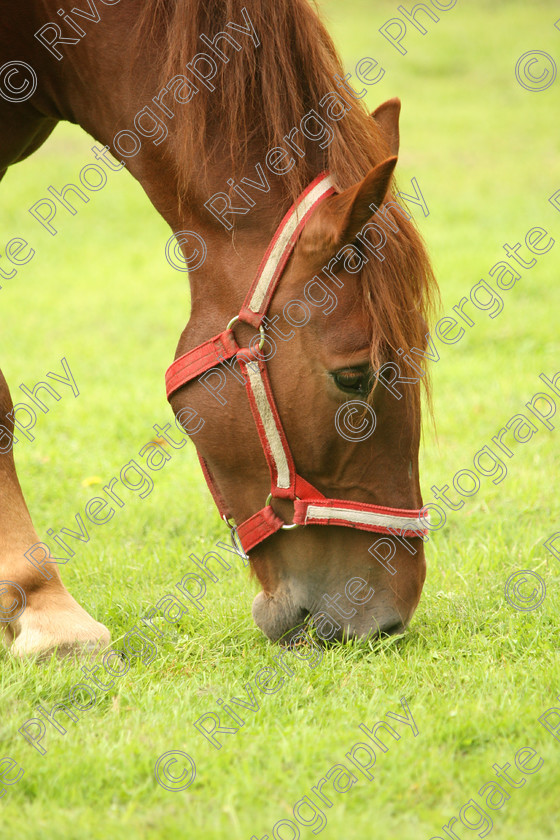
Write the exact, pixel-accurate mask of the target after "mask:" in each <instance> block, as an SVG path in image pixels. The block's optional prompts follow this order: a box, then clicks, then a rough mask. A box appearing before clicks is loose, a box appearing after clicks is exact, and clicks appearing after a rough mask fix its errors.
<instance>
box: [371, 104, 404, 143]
mask: <svg viewBox="0 0 560 840" xmlns="http://www.w3.org/2000/svg"><path fill="white" fill-rule="evenodd" d="M400 112H401V100H400V99H399V98H398V97H396V96H395V97H394V99H388V100H387V102H383V104H382V105H380V106H379V107H378V108H376V109H375V111H373V113H372V115H371V116H372V117H373V119H374V120H375V122H376V123H377V124H378V125H379V128H380V129H381V133H382V134H383V137H384V138H385V140H386V142H387V144H388V146H389V154H390V155H398V153H399V114H400Z"/></svg>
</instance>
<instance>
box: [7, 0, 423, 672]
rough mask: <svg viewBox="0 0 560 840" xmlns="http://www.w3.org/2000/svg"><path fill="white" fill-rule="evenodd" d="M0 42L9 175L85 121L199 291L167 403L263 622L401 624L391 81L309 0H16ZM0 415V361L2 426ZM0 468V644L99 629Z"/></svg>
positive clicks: (400, 375) (414, 390) (406, 255)
mask: <svg viewBox="0 0 560 840" xmlns="http://www.w3.org/2000/svg"><path fill="white" fill-rule="evenodd" d="M55 5H56V4H55ZM0 56H1V62H0V63H1V65H2V66H1V67H0V125H1V126H2V128H1V134H0V177H3V176H4V175H5V173H6V170H7V169H8V167H11V166H12V165H13V164H14V163H17V162H19V161H21V160H23V159H24V158H26V157H27V156H28V155H30V154H32V153H33V152H34V151H35V150H36V149H37V148H39V146H40V145H41V144H42V143H43V142H44V141H45V140H46V139H47V137H48V136H49V135H50V133H51V132H52V130H53V129H54V127H55V126H56V124H57V123H58V122H59V121H61V120H68V121H70V122H72V123H77V124H79V125H80V126H81V127H82V128H83V129H84V130H85V131H86V132H87V133H89V134H90V135H91V136H92V137H93V138H95V140H96V141H97V142H98V143H99V144H101V147H99V146H98V147H96V148H97V149H98V153H99V154H100V155H101V154H105V155H109V153H110V154H111V155H112V157H111V158H109V157H107V160H109V159H110V160H112V161H113V163H112V166H113V167H115V166H117V165H119V164H120V165H122V166H126V168H127V169H128V170H129V172H130V173H131V174H132V175H133V176H134V177H135V178H136V179H137V180H138V181H139V182H140V184H141V186H142V187H143V189H144V191H145V192H146V194H147V196H148V198H149V200H150V201H151V202H152V204H153V206H154V207H155V209H156V211H157V212H158V213H159V214H160V215H161V216H162V217H163V218H164V219H165V221H166V222H167V223H168V224H169V226H170V228H171V230H172V231H173V233H174V234H175V237H176V240H177V242H178V243H180V247H181V251H182V254H183V258H184V260H185V262H186V264H187V266H189V282H190V292H191V298H190V300H191V309H190V317H189V319H188V322H187V324H186V326H185V328H184V330H183V332H182V334H181V336H180V338H179V341H178V345H177V349H176V353H175V361H174V362H173V363H172V364H171V366H170V368H169V370H168V373H167V377H166V381H167V393H168V399H169V401H170V404H171V408H172V410H173V412H174V413H175V415H176V417H177V418H179V419H180V422H181V423H182V426H183V428H184V429H185V431H186V432H187V433H189V434H191V435H192V439H193V441H194V443H195V446H196V448H197V451H198V455H199V458H200V462H201V465H202V469H203V471H204V474H205V476H206V478H207V481H208V483H209V486H210V490H211V492H212V495H213V497H214V500H215V501H216V503H217V505H218V508H219V510H220V513H221V514H222V516H223V518H224V520H225V522H226V523H227V524H228V526H229V527H230V528H231V529H232V539H235V538H236V536H237V537H238V538H239V540H240V541H241V544H242V546H243V549H244V551H245V552H247V553H248V556H249V560H250V567H251V574H252V575H254V576H256V578H257V580H258V583H259V584H260V587H261V591H259V593H258V594H257V595H256V597H255V599H254V602H253V609H252V612H253V618H254V620H255V622H256V624H257V625H258V626H259V627H260V628H261V630H262V631H263V632H264V633H265V634H266V636H268V637H269V639H271V640H272V641H273V642H274V641H278V640H281V641H285V640H286V639H290V638H291V634H293V633H294V628H298V627H301V626H302V624H304V623H305V622H306V621H308V620H309V618H310V617H311V616H313V622H317V626H319V623H320V622H321V620H322V621H323V624H322V625H321V626H322V627H323V630H324V626H325V625H324V623H325V622H327V621H328V617H330V626H329V632H328V633H327V632H326V631H324V632H323V635H322V638H325V639H327V638H329V639H331V638H332V639H335V640H342V641H345V640H348V639H352V638H360V639H363V638H368V637H373V636H376V635H378V634H381V633H400V632H403V631H404V629H405V628H406V627H407V626H408V624H409V622H410V619H411V617H412V615H413V613H414V611H415V609H416V607H417V605H418V602H419V599H420V595H421V592H422V588H423V584H424V580H425V575H426V562H425V555H424V541H425V539H426V534H427V525H428V520H427V519H426V518H425V517H424V516H423V513H422V497H421V492H420V482H419V474H418V451H419V444H420V432H421V407H420V403H421V399H420V396H421V389H422V387H424V386H426V388H427V390H428V392H429V385H428V384H427V383H428V378H427V372H426V370H425V367H424V366H423V362H424V359H423V351H424V350H425V347H426V333H427V329H428V326H427V325H428V322H429V317H430V307H431V306H432V303H433V300H434V294H435V293H436V290H437V285H436V281H435V278H434V275H433V272H432V268H431V265H430V261H429V257H428V255H427V251H426V248H425V245H424V243H423V241H422V238H421V236H420V234H419V232H418V231H417V229H416V227H415V224H414V222H413V220H412V218H411V214H410V213H409V212H408V211H407V210H406V207H405V206H404V204H403V203H402V201H401V200H400V199H399V197H398V192H397V188H396V184H395V180H394V177H393V172H394V168H395V165H396V161H397V156H398V146H399V128H398V119H399V109H400V102H399V100H397V99H394V100H389V102H386V103H383V104H382V105H380V106H379V107H378V108H377V109H376V111H375V112H374V113H373V115H370V114H369V113H368V112H367V110H366V108H365V107H364V104H363V101H362V97H363V92H356V91H354V90H353V88H352V87H351V86H350V85H349V84H348V83H347V79H348V77H347V76H345V74H344V70H343V67H342V64H341V60H340V58H339V56H338V54H337V52H336V49H335V47H334V45H333V42H332V40H331V38H330V36H329V34H328V32H327V30H326V28H325V26H324V24H323V22H322V21H321V19H320V17H319V14H318V12H317V11H316V9H315V8H314V7H313V6H311V5H310V4H309V3H308V0H275V2H274V3H269V2H267V0H253V2H252V3H251V4H247V7H245V6H243V5H242V3H241V0H142V2H138V0H136V2H133V0H81V2H80V4H79V5H77V6H74V7H73V8H72V9H68V10H67V11H65V10H63V9H60V10H58V11H57V13H56V14H55V12H54V5H53V6H52V8H51V7H50V6H49V4H47V3H46V2H45V0H20V2H19V3H17V4H10V7H9V8H6V10H5V12H4V15H3V26H2V30H1V32H0ZM113 159H114V160H113ZM117 162H118V163H117ZM74 189H75V188H74ZM63 193H64V191H63ZM64 195H65V198H66V200H67V201H70V202H71V201H77V200H78V197H77V196H76V195H75V194H74V195H72V193H70V192H66V193H64ZM37 212H39V211H37ZM41 212H43V213H44V210H43V211H41ZM411 352H412V353H413V355H414V356H415V358H413V356H412V355H411ZM12 411H13V404H12V400H11V397H10V391H9V388H8V384H7V382H6V380H5V379H4V377H3V376H2V375H1V374H0V415H1V417H2V423H3V425H4V429H5V430H7V431H8V432H9V434H11V435H12V440H13V432H14V425H13V414H11V412H12ZM193 423H194V426H193ZM195 431H196V434H194V432H195ZM0 482H1V486H2V493H1V498H2V504H1V506H0V578H1V579H2V583H3V586H2V589H1V602H0V603H1V606H2V610H3V615H4V616H8V618H6V617H4V622H3V626H4V634H3V637H4V643H5V644H6V645H7V646H8V647H9V649H10V651H11V653H12V654H14V655H16V656H25V655H29V654H45V653H49V652H52V651H53V650H57V651H58V652H59V653H60V652H61V651H68V650H70V651H78V652H79V651H82V652H85V651H91V650H93V649H98V648H99V647H101V646H106V645H108V644H109V641H110V634H109V631H108V630H107V628H106V627H105V626H104V625H103V624H101V623H100V622H98V621H96V620H95V619H93V618H92V617H91V616H90V615H89V614H88V613H87V612H86V610H85V609H83V608H82V607H81V606H80V605H79V604H78V603H77V601H76V600H75V599H74V598H73V597H72V595H71V594H70V593H69V592H68V590H67V589H66V587H65V586H64V584H63V582H62V579H61V576H60V572H59V568H58V564H57V563H56V560H55V558H51V557H50V555H49V554H48V553H45V554H44V556H43V561H42V562H31V561H30V556H29V548H30V546H36V545H37V544H40V545H44V544H42V543H41V540H40V536H39V535H38V534H37V532H36V531H35V529H34V526H33V523H32V520H31V517H30V514H29V512H28V509H27V506H26V503H25V500H24V498H23V495H22V491H21V488H20V485H19V482H18V478H17V474H16V469H15V464H14V458H13V451H12V446H5V447H3V449H2V453H1V454H0ZM372 539H373V540H374V542H373V543H372ZM31 556H32V557H34V556H35V555H33V554H32V555H31ZM22 598H23V599H24V601H25V609H24V610H23V611H21V610H20V611H18V613H19V614H18V615H17V617H15V618H13V619H10V614H11V613H10V610H13V608H14V604H15V603H16V602H17V601H18V599H19V600H21V599H22ZM326 606H328V608H329V610H330V613H328V612H327V610H326ZM318 616H319V618H318ZM321 616H322V618H320V617H321Z"/></svg>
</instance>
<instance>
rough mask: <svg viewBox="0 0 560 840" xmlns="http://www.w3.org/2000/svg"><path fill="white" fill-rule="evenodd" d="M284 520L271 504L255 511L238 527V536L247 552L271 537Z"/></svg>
mask: <svg viewBox="0 0 560 840" xmlns="http://www.w3.org/2000/svg"><path fill="white" fill-rule="evenodd" d="M283 524H284V523H283V521H282V520H281V519H280V517H279V516H276V514H275V513H274V511H273V510H272V508H271V507H270V505H267V506H266V507H264V508H262V509H261V510H259V511H257V513H254V514H253V515H252V516H250V517H249V519H246V520H245V522H242V523H241V525H239V526H238V527H237V536H238V537H239V540H240V542H241V545H242V546H243V550H244V552H245V554H248V553H249V552H250V551H251V549H252V548H254V547H255V546H256V545H258V544H259V543H261V542H262V541H263V540H266V539H267V537H271V536H272V534H275V533H276V532H277V531H279V530H280V528H281V527H282V525H283Z"/></svg>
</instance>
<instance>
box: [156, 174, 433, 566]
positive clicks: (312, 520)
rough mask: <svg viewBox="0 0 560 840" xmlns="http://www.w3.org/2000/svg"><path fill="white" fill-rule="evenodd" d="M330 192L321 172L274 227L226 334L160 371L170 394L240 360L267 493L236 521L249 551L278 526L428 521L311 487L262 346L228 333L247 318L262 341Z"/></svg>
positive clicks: (387, 529)
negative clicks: (301, 471)
mask: <svg viewBox="0 0 560 840" xmlns="http://www.w3.org/2000/svg"><path fill="white" fill-rule="evenodd" d="M334 192H335V188H334V186H333V181H332V178H331V176H330V175H328V174H325V173H323V174H322V175H319V176H318V177H317V178H315V180H314V181H312V182H311V184H309V186H308V187H307V189H305V190H304V192H303V193H302V194H301V195H300V196H299V198H298V199H297V201H296V202H295V204H294V205H293V206H292V207H291V208H290V210H288V212H287V213H286V215H285V216H284V218H283V219H282V221H281V223H280V225H279V226H278V228H277V230H276V233H275V234H274V236H273V238H272V241H271V243H270V245H269V246H268V249H267V251H266V253H265V255H264V257H263V260H262V262H261V264H260V266H259V269H258V271H257V274H256V277H255V279H254V280H253V283H252V285H251V288H250V289H249V293H248V294H247V297H246V298H245V300H244V302H243V305H242V307H241V310H240V312H239V315H237V316H236V317H235V318H232V320H231V321H230V322H229V324H228V325H227V327H226V329H225V330H224V331H223V332H221V333H219V334H218V335H215V336H214V337H213V338H210V339H208V341H205V342H203V343H202V344H199V345H198V347H195V348H194V350H190V351H189V352H188V353H185V354H184V355H183V356H180V357H179V358H178V359H175V361H174V362H173V363H172V364H171V365H170V366H169V368H168V369H167V372H166V374H165V383H166V388H167V399H168V400H169V399H170V397H171V396H172V395H173V394H174V393H175V392H176V391H177V390H178V389H179V388H181V387H182V386H183V385H186V383H187V382H191V381H192V380H193V379H196V378H197V377H198V376H200V375H201V374H202V373H205V372H206V371H208V370H210V368H213V367H215V366H216V365H219V364H220V363H221V362H225V361H227V360H228V359H231V358H232V357H233V356H236V358H237V361H238V363H239V367H240V369H241V372H242V374H243V376H244V379H245V388H246V391H247V397H248V399H249V404H250V406H251V411H252V413H253V418H254V420H255V423H256V426H257V431H258V433H259V438H260V442H261V445H262V448H263V451H264V454H265V457H266V460H267V463H268V467H269V470H270V477H271V488H270V494H269V496H268V498H267V500H266V503H265V506H264V507H263V508H261V510H259V511H257V513H254V514H253V515H252V516H250V517H249V519H246V520H245V522H242V523H241V525H239V526H238V527H237V534H238V536H239V538H240V541H241V545H242V546H243V549H244V551H245V552H249V551H251V549H252V548H254V547H255V546H256V545H259V543H261V542H262V541H263V540H265V539H267V537H270V536H272V534H275V533H276V532H277V531H279V530H280V529H285V530H288V529H291V528H296V527H298V526H299V525H344V526H347V527H349V528H359V529H361V530H364V531H374V532H376V533H379V534H392V535H398V536H405V537H417V536H420V535H425V534H427V530H426V527H425V523H426V522H427V519H428V518H427V516H426V515H425V513H424V512H423V511H422V510H403V509H400V508H389V507H380V506H378V505H370V504H366V503H362V502H351V501H345V500H342V499H327V498H325V496H323V494H322V493H320V492H319V490H317V488H316V487H313V485H312V484H309V482H308V481H306V480H305V479H304V478H302V477H301V476H300V475H298V473H297V472H296V468H295V465H294V461H293V458H292V453H291V451H290V447H289V446H288V441H287V440H286V436H285V434H284V429H283V427H282V423H281V421H280V416H279V414H278V409H277V407H276V403H275V401H274V396H273V394H272V388H271V385H270V379H269V377H268V372H267V368H266V362H265V361H264V360H263V358H262V355H261V354H260V353H259V349H258V348H256V347H255V346H254V343H255V339H253V340H252V341H251V346H250V347H248V348H240V347H239V345H238V344H237V342H236V340H235V336H234V333H233V329H232V328H233V325H234V324H235V322H236V321H238V320H239V321H243V322H244V323H246V324H250V325H251V326H253V327H256V328H257V329H258V330H259V332H260V337H261V340H260V342H259V345H260V347H262V344H263V340H264V338H265V333H264V327H263V318H264V316H265V315H266V313H267V312H268V308H269V306H270V302H271V300H272V296H273V294H274V292H275V290H276V287H277V285H278V283H279V281H280V278H281V276H282V273H283V271H284V268H285V267H286V263H287V262H288V259H289V257H290V255H291V253H292V251H293V250H294V247H295V244H296V242H297V239H298V237H299V235H300V233H301V231H302V229H303V227H304V225H305V224H306V222H307V221H308V219H309V217H310V215H311V213H312V212H313V210H314V209H315V208H316V207H317V205H318V204H319V203H320V202H321V201H323V199H325V198H327V196H329V195H332V194H333V193H334ZM255 338H258V337H255ZM198 457H199V460H200V464H201V466H202V470H203V473H204V477H205V478H206V482H207V484H208V487H209V489H210V492H211V493H212V497H213V499H214V501H215V503H216V506H217V508H218V510H219V512H220V515H221V516H222V518H223V519H224V520H225V521H226V523H227V524H228V525H229V526H230V527H231V528H232V532H233V533H235V530H236V529H235V525H231V524H230V519H231V512H230V510H229V507H228V505H227V503H226V502H225V500H224V498H223V497H222V494H221V493H220V491H219V489H218V487H217V486H216V483H215V481H214V479H213V478H212V476H211V474H210V471H209V469H208V465H207V464H206V462H205V461H204V459H203V458H202V457H201V456H200V455H199V456H198ZM273 498H277V499H290V500H292V501H293V503H294V518H293V522H292V524H290V525H288V524H286V523H285V522H284V521H283V520H282V519H280V517H279V516H277V514H276V513H275V512H274V510H273V509H272V506H271V505H270V502H271V500H272V499H273Z"/></svg>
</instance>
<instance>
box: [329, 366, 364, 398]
mask: <svg viewBox="0 0 560 840" xmlns="http://www.w3.org/2000/svg"><path fill="white" fill-rule="evenodd" d="M331 376H332V378H333V380H334V384H335V385H336V387H337V388H338V389H339V390H341V391H344V392H345V393H347V394H366V393H367V391H368V386H369V380H370V374H369V371H368V370H367V369H364V368H346V369H345V370H336V371H334V372H333V373H331Z"/></svg>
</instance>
